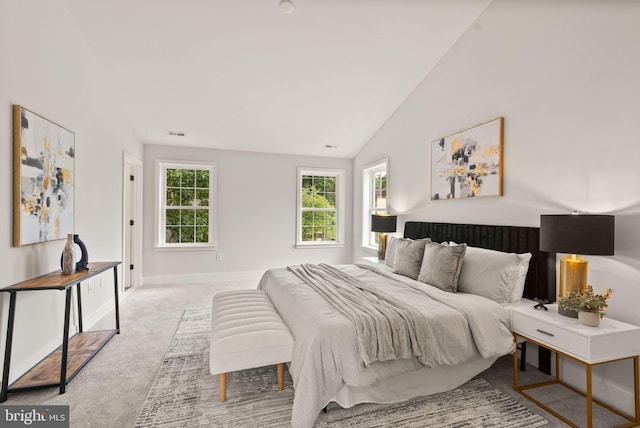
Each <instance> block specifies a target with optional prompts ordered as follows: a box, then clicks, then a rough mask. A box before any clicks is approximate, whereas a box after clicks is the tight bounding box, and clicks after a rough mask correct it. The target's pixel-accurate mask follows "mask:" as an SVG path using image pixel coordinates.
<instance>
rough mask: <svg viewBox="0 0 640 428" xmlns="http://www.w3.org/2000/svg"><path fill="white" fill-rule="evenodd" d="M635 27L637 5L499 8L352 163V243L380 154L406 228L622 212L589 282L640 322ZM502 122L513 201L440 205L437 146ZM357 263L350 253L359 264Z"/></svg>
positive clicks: (593, 261)
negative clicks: (434, 177)
mask: <svg viewBox="0 0 640 428" xmlns="http://www.w3.org/2000/svg"><path fill="white" fill-rule="evenodd" d="M639 21H640V3H638V2H627V1H616V2H610V1H605V0H597V1H591V2H576V1H572V0H560V1H546V0H545V1H539V2H529V1H524V0H515V1H510V0H506V1H505V0H495V1H493V2H492V3H491V4H490V5H489V6H488V7H487V9H486V10H485V11H484V12H483V14H482V15H481V16H480V17H479V18H478V19H477V20H476V22H475V23H474V24H473V25H471V26H470V28H469V29H468V30H467V31H466V33H465V34H464V35H463V36H462V37H461V38H460V39H459V40H458V41H457V43H456V44H455V45H454V46H453V47H452V49H451V50H450V51H449V52H448V53H447V54H446V55H445V56H444V57H443V58H442V60H441V61H440V62H439V63H438V65H437V66H436V67H435V68H434V69H433V70H432V71H431V72H430V73H429V74H428V75H427V76H426V77H425V79H424V80H423V81H422V83H421V84H420V85H418V87H417V88H416V89H415V91H414V92H413V93H412V94H411V95H410V96H409V97H408V98H407V99H406V100H405V102H404V103H403V104H402V105H401V107H400V108H399V109H398V110H397V111H396V112H395V114H394V115H393V116H391V117H390V118H389V120H388V121H387V122H386V123H385V124H384V125H383V126H382V128H381V129H380V130H379V131H378V132H377V133H376V134H375V135H374V137H373V138H371V140H370V141H369V142H368V143H367V145H366V146H365V147H364V148H363V149H362V151H361V152H360V153H359V154H358V155H357V156H356V158H355V160H354V174H355V177H356V179H355V180H354V181H355V183H356V187H355V188H354V200H355V201H356V202H355V203H356V205H355V208H354V209H355V210H356V215H355V216H354V228H353V230H354V242H360V234H361V221H360V215H358V214H357V210H358V209H360V210H361V209H362V208H361V206H360V207H358V201H359V200H360V199H361V197H362V195H361V190H360V189H361V188H362V186H361V185H358V175H359V174H360V172H361V170H362V167H363V165H366V164H367V163H368V162H371V161H373V160H375V159H376V158H379V157H385V156H388V157H389V159H390V165H391V171H390V176H389V205H390V207H391V210H392V211H393V212H395V213H396V214H398V215H399V226H400V225H401V224H403V223H404V221H406V220H417V221H444V222H452V223H476V224H504V225H518V226H539V218H540V215H541V214H555V213H558V214H560V213H569V212H572V211H574V210H577V211H581V212H587V213H607V214H613V215H615V216H616V249H615V251H616V254H615V256H611V257H596V256H587V257H586V258H587V259H588V261H589V266H590V267H589V283H590V284H592V285H593V286H594V288H595V289H596V290H602V289H604V288H606V287H612V288H614V289H615V292H614V294H613V296H612V298H611V300H610V305H609V310H608V316H610V317H612V318H615V319H618V320H621V321H625V322H629V323H632V324H635V325H640V312H639V311H637V308H636V306H637V305H636V304H635V303H634V302H638V301H640V283H639V282H638V278H640V227H638V224H640V194H638V192H637V191H636V189H635V186H634V185H633V183H637V182H638V181H639V180H640V109H638V107H637V100H638V99H640V84H639V83H638V79H637V75H638V74H639V73H640V50H638V49H637V47H636V41H637V40H640V26H638V25H637V22H639ZM500 116H502V117H504V118H505V122H504V196H503V197H499V198H485V199H467V200H455V201H447V200H440V201H431V200H430V190H429V189H430V161H431V160H430V152H429V145H430V143H431V142H432V141H434V140H436V139H438V138H441V137H443V136H446V135H450V134H452V133H455V132H458V131H461V130H463V129H466V128H468V127H470V126H473V125H476V124H478V123H483V122H485V121H487V120H491V119H494V118H496V117H500ZM362 255H368V254H366V253H365V252H364V251H363V250H362V249H361V248H360V247H359V246H354V253H353V258H354V259H357V258H359V257H361V256H362ZM625 375H627V376H628V372H627V371H626V370H622V369H621V368H619V367H618V366H616V367H612V368H610V369H608V370H607V372H606V380H607V382H609V383H610V384H611V385H614V384H615V385H621V389H623V390H626V391H629V390H630V388H632V386H630V385H629V382H628V379H625ZM607 394H608V395H607ZM605 395H606V396H605V397H601V398H603V399H604V400H605V401H608V402H612V400H615V399H616V398H615V397H613V395H612V393H610V392H605ZM623 410H628V411H629V412H632V410H633V409H623Z"/></svg>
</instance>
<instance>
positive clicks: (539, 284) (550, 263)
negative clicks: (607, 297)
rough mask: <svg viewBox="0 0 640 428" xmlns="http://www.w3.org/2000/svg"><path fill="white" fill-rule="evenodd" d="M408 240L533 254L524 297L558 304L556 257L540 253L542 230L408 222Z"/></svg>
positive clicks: (406, 234)
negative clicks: (556, 298) (556, 299)
mask: <svg viewBox="0 0 640 428" xmlns="http://www.w3.org/2000/svg"><path fill="white" fill-rule="evenodd" d="M404 237H405V238H411V239H420V238H431V240H433V241H435V242H443V241H454V242H457V243H465V244H467V245H470V246H473V247H482V248H489V249H492V250H498V251H506V252H511V253H531V255H532V257H531V261H530V262H529V272H528V273H527V280H526V282H525V288H524V297H527V298H529V299H533V298H534V297H538V298H541V299H548V300H549V301H550V302H553V301H554V300H555V297H556V255H555V253H545V252H542V251H540V228H537V227H522V226H494V225H481V224H457V223H432V222H421V221H420V222H419V221H408V222H406V223H405V225H404Z"/></svg>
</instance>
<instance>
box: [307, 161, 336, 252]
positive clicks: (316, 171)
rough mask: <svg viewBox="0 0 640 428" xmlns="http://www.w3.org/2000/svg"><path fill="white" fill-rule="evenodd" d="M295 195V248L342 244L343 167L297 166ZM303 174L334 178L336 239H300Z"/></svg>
mask: <svg viewBox="0 0 640 428" xmlns="http://www.w3.org/2000/svg"><path fill="white" fill-rule="evenodd" d="M297 174H298V175H297V185H296V190H297V196H296V248H327V247H343V246H344V226H345V212H344V211H345V204H344V194H345V171H344V170H343V169H331V168H317V167H298V171H297ZM305 175H313V176H331V177H334V178H335V179H336V205H335V212H336V240H335V241H303V240H302V212H303V211H304V210H303V207H302V179H303V177H304V176H305Z"/></svg>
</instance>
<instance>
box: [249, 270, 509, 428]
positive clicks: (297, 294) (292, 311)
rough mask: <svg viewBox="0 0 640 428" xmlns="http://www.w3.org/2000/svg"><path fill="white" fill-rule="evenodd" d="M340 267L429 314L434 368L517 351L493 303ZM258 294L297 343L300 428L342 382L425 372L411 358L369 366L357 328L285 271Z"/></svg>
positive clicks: (296, 417) (268, 276) (294, 367)
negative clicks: (265, 296) (363, 360)
mask: <svg viewBox="0 0 640 428" xmlns="http://www.w3.org/2000/svg"><path fill="white" fill-rule="evenodd" d="M340 269H341V270H343V271H344V272H346V273H348V274H349V275H352V276H354V277H356V278H358V279H360V280H362V281H366V282H367V283H368V284H370V285H371V286H373V287H375V288H379V289H380V290H384V291H385V292H387V293H392V294H393V296H395V297H396V298H397V299H399V300H401V301H403V302H405V303H407V304H411V305H412V306H414V307H415V308H416V309H417V310H419V311H420V312H423V313H425V314H426V316H427V317H428V320H429V323H428V326H429V327H428V328H429V329H430V331H429V332H428V334H427V335H428V336H430V337H431V344H430V345H431V346H432V347H433V352H432V355H433V358H434V365H456V364H460V363H463V362H466V361H470V360H473V359H478V358H491V357H497V356H500V355H505V354H507V353H509V352H511V351H512V349H513V337H512V335H511V333H510V329H509V318H508V314H507V312H506V311H505V309H504V308H503V307H502V306H501V305H499V304H497V303H495V302H493V301H491V300H488V299H486V298H484V297H480V296H476V295H472V294H464V293H456V294H453V293H448V292H445V291H442V290H440V289H438V288H436V287H431V286H428V285H426V284H423V283H421V282H418V281H414V280H411V279H409V278H406V277H403V276H400V275H395V274H392V273H389V272H388V271H385V270H384V268H382V267H381V268H378V267H376V266H373V265H345V266H340ZM258 288H260V289H263V290H265V291H266V293H267V294H268V296H269V298H270V299H271V301H272V302H273V304H274V305H275V306H276V308H277V310H278V312H279V313H280V315H281V316H282V318H283V320H284V321H285V323H286V324H287V325H288V326H289V329H290V330H291V332H292V334H293V336H294V337H295V340H296V343H295V346H294V351H293V357H292V360H291V365H290V367H289V371H290V373H291V376H292V379H293V387H294V389H295V395H294V402H293V413H292V419H291V423H292V425H293V426H294V427H295V428H303V427H311V426H313V424H314V422H315V420H316V417H317V415H318V413H319V412H320V410H321V409H322V408H323V407H324V406H325V405H326V404H328V402H329V401H330V400H331V398H332V397H333V396H334V395H335V394H336V392H337V391H338V390H339V389H340V388H341V387H342V385H343V384H348V385H351V386H365V385H369V384H372V383H375V382H377V381H379V380H381V379H384V378H386V377H388V376H392V375H395V374H398V373H404V372H408V371H412V370H417V369H419V368H422V367H424V366H422V365H421V363H419V362H418V361H417V359H416V358H411V359H403V360H397V361H389V362H376V363H373V364H371V365H369V366H368V367H367V368H362V364H361V362H360V360H359V358H358V348H357V345H356V336H355V330H354V327H353V325H352V324H351V322H350V321H349V320H348V319H347V318H346V317H345V316H343V315H342V314H341V313H339V312H338V311H337V310H336V309H334V308H333V307H332V306H331V305H330V304H329V303H327V302H326V301H325V300H324V298H323V297H322V296H320V295H319V294H318V293H317V292H316V291H314V290H313V289H312V288H311V287H309V286H308V285H307V284H305V283H304V282H302V281H301V280H300V279H298V278H297V277H296V276H294V275H293V274H292V273H291V272H289V271H287V270H286V269H284V268H283V269H272V270H269V271H267V272H266V273H265V274H264V276H263V277H262V279H261V280H260V284H259V285H258Z"/></svg>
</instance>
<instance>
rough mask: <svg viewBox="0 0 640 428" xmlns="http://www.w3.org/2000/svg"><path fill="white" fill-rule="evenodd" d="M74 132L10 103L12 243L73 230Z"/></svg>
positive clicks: (53, 237) (43, 239) (36, 240)
mask: <svg viewBox="0 0 640 428" xmlns="http://www.w3.org/2000/svg"><path fill="white" fill-rule="evenodd" d="M74 145H75V135H74V133H73V132H71V131H69V130H67V129H65V128H63V127H61V126H59V125H57V124H55V123H53V122H50V121H49V120H47V119H45V118H44V117H42V116H39V115H37V114H35V113H33V112H31V111H29V110H27V109H25V108H23V107H21V106H19V105H14V106H13V245H14V246H15V247H20V246H22V245H27V244H35V243H39V242H46V241H54V240H57V239H64V237H65V236H66V235H67V234H69V233H73V226H74V205H75V203H74V189H75V184H74V181H75V178H74V175H75V172H74V169H75V147H74Z"/></svg>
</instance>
